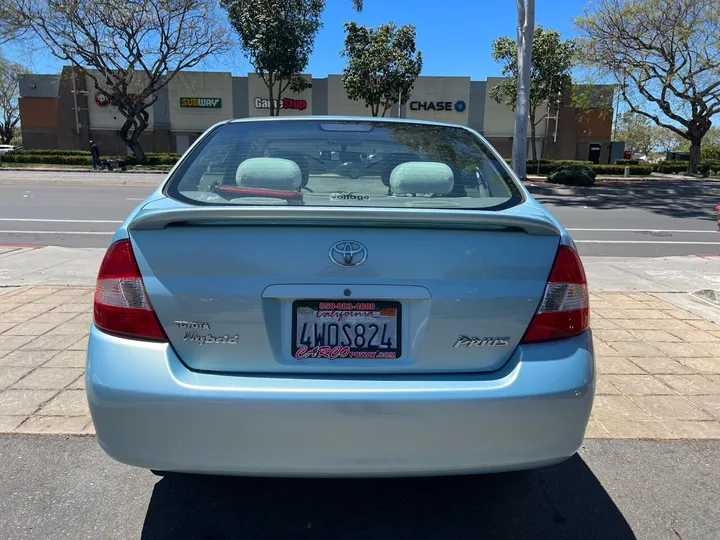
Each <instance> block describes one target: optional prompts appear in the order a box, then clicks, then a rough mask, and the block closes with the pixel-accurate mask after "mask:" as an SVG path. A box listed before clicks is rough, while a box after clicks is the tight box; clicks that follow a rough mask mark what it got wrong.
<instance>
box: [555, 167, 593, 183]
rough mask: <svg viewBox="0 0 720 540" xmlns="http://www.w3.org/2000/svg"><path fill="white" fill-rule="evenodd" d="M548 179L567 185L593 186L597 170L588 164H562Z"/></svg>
mask: <svg viewBox="0 0 720 540" xmlns="http://www.w3.org/2000/svg"><path fill="white" fill-rule="evenodd" d="M547 181H548V182H550V183H551V184H562V185H565V186H592V185H593V184H594V183H595V171H593V170H592V169H591V168H590V167H588V166H587V165H561V166H560V167H559V168H558V169H557V170H556V171H555V172H553V173H552V174H550V176H548V178H547Z"/></svg>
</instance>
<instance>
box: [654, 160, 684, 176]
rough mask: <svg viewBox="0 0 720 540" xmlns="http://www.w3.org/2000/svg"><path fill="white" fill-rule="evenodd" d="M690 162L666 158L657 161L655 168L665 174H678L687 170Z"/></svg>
mask: <svg viewBox="0 0 720 540" xmlns="http://www.w3.org/2000/svg"><path fill="white" fill-rule="evenodd" d="M688 164H689V162H687V161H673V160H665V161H659V162H657V163H656V164H655V165H654V167H653V169H654V170H655V171H656V172H659V173H663V174H677V173H684V172H686V171H687V168H688Z"/></svg>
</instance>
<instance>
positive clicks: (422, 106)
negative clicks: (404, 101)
mask: <svg viewBox="0 0 720 540" xmlns="http://www.w3.org/2000/svg"><path fill="white" fill-rule="evenodd" d="M466 108H467V105H466V104H465V102H464V101H462V100H458V101H456V102H455V103H453V102H452V101H411V102H410V110H411V111H455V112H459V113H461V112H463V111H464V110H465V109H466Z"/></svg>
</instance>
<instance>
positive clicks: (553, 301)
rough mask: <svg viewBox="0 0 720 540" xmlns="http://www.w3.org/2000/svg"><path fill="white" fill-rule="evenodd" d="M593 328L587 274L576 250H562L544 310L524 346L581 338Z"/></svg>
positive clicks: (546, 292) (552, 276) (549, 284)
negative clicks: (577, 336)
mask: <svg viewBox="0 0 720 540" xmlns="http://www.w3.org/2000/svg"><path fill="white" fill-rule="evenodd" d="M589 326H590V300H589V295H588V287H587V279H586V277H585V270H584V269H583V265H582V262H580V257H579V256H578V254H577V252H576V251H575V250H574V249H572V248H570V247H568V246H560V248H559V249H558V252H557V255H556V256H555V262H554V263H553V267H552V270H551V271H550V277H549V278H548V282H547V285H545V292H544V293H543V297H542V301H541V302H540V306H539V307H538V309H537V312H536V313H535V316H534V317H533V319H532V321H531V322H530V326H529V327H528V329H527V331H526V332H525V335H524V336H523V338H522V341H521V343H532V342H535V341H549V340H553V339H562V338H567V337H571V336H575V335H577V334H581V333H582V332H584V331H585V330H587V329H588V327H589Z"/></svg>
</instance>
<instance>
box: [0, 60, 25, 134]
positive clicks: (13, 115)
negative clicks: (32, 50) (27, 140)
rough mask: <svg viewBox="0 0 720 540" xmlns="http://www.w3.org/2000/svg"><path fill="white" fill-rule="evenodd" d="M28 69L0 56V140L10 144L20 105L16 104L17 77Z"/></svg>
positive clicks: (18, 119) (17, 120)
mask: <svg viewBox="0 0 720 540" xmlns="http://www.w3.org/2000/svg"><path fill="white" fill-rule="evenodd" d="M27 72H28V70H27V68H26V67H25V66H23V65H21V64H17V63H15V62H9V61H7V60H6V59H5V58H3V57H1V56H0V142H2V144H10V143H11V142H12V140H13V139H14V138H15V134H16V129H17V125H18V122H20V107H19V105H18V89H19V78H20V75H21V74H23V73H27Z"/></svg>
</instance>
